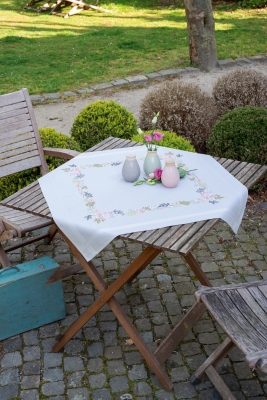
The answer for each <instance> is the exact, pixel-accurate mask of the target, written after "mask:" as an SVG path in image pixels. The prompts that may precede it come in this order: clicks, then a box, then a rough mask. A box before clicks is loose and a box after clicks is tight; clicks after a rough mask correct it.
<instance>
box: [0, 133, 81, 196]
mask: <svg viewBox="0 0 267 400" xmlns="http://www.w3.org/2000/svg"><path fill="white" fill-rule="evenodd" d="M39 132H40V136H41V141H42V144H43V147H53V148H61V149H71V150H77V151H82V149H81V148H80V146H79V145H78V143H77V142H76V141H75V140H73V139H72V138H70V137H68V136H66V135H63V134H62V133H59V132H57V131H55V129H52V128H40V129H39ZM46 162H47V165H48V168H49V170H50V171H52V170H53V169H55V168H57V167H58V166H59V165H61V164H64V163H65V162H66V160H64V158H56V157H51V156H47V157H46ZM41 176H42V175H41V171H40V168H39V167H38V168H31V169H28V170H26V171H22V172H18V173H16V174H13V175H9V176H6V177H4V178H1V179H0V187H1V191H0V200H3V199H5V198H6V197H8V196H11V194H13V193H16V192H17V191H18V190H20V189H22V188H24V187H25V186H27V185H29V184H30V183H32V182H34V181H36V179H38V178H40V177H41Z"/></svg>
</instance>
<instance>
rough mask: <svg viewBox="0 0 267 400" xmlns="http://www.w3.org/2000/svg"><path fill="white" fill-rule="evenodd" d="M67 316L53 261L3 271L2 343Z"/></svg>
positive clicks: (0, 302) (0, 289)
mask: <svg viewBox="0 0 267 400" xmlns="http://www.w3.org/2000/svg"><path fill="white" fill-rule="evenodd" d="M65 316H66V310H65V302H64V295H63V288H62V281H61V272H60V267H59V265H58V264H57V263H56V262H55V261H54V260H53V259H52V258H50V257H43V258H39V259H37V260H33V261H29V262H26V263H24V264H19V265H16V266H14V267H11V268H4V269H2V270H0V340H2V339H6V338H8V337H11V336H14V335H17V334H19V333H22V332H26V331H29V330H31V329H34V328H38V327H39V326H42V325H45V324H49V323H50V322H53V321H57V320H59V319H62V318H64V317H65Z"/></svg>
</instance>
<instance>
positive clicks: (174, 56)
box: [0, 0, 267, 94]
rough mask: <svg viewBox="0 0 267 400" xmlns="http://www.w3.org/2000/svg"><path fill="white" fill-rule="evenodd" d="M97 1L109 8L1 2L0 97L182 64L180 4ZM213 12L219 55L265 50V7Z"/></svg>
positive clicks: (184, 53)
mask: <svg viewBox="0 0 267 400" xmlns="http://www.w3.org/2000/svg"><path fill="white" fill-rule="evenodd" d="M93 1H94V0H92V3H91V4H94V3H93ZM102 1H103V2H100V3H98V5H100V6H102V7H104V8H107V9H109V10H110V11H112V13H102V12H98V11H93V10H92V11H91V10H88V11H83V12H82V13H81V14H78V15H75V16H72V17H70V18H61V17H57V16H53V15H49V13H48V12H43V13H40V14H38V13H35V12H33V11H29V10H23V5H25V3H26V0H24V1H22V0H1V5H0V9H1V12H0V78H1V87H0V92H1V94H2V93H7V92H11V91H14V90H17V89H20V88H22V87H27V88H28V89H29V91H30V93H32V94H33V93H48V92H57V91H63V90H75V89H79V88H82V87H87V86H88V85H91V84H94V83H100V82H107V81H110V80H112V79H119V78H124V77H126V76H130V75H138V74H144V73H148V72H153V71H159V70H161V69H166V68H178V67H185V66H189V64H190V62H189V56H188V39H187V29H186V19H185V12H184V8H183V5H182V3H181V2H180V3H178V2H175V3H168V0H167V1H166V0H161V1H162V3H160V2H158V1H157V0H156V1H155V0H154V1H153V0H143V1H141V0H132V1H129V0H120V1H119V2H116V3H109V2H104V1H105V0H102ZM170 1H171V0H170ZM87 2H89V0H88V1H87ZM166 3H168V5H166ZM39 4H42V3H39ZM163 4H165V5H163ZM214 16H215V20H216V41H217V52H218V58H219V59H226V58H229V57H231V58H237V57H247V56H251V55H257V54H266V53H267V9H266V8H265V9H261V10H241V9H236V7H235V6H231V5H228V6H227V5H225V3H224V4H223V3H222V4H219V3H217V4H216V5H215V6H214Z"/></svg>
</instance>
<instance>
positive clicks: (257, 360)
mask: <svg viewBox="0 0 267 400" xmlns="http://www.w3.org/2000/svg"><path fill="white" fill-rule="evenodd" d="M245 362H246V364H247V365H248V366H249V368H251V369H254V368H258V369H259V370H260V371H262V372H264V373H265V374H266V373H267V350H260V351H256V352H255V353H250V354H247V356H246V357H245Z"/></svg>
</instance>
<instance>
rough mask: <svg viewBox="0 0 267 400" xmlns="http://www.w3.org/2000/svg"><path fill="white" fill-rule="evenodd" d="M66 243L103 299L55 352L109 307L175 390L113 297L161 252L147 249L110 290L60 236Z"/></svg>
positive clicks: (71, 329)
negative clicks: (97, 314) (93, 317)
mask: <svg viewBox="0 0 267 400" xmlns="http://www.w3.org/2000/svg"><path fill="white" fill-rule="evenodd" d="M60 233H61V234H62V236H63V238H64V240H65V241H66V242H67V243H68V245H69V246H70V248H71V250H72V252H73V253H74V254H75V256H76V257H77V259H78V260H79V262H80V264H81V265H82V266H83V268H84V269H85V271H86V273H87V275H88V276H89V277H90V278H91V279H92V281H93V283H94V284H95V286H96V288H97V289H98V290H99V292H100V293H101V296H100V297H99V298H98V299H97V300H96V301H95V302H94V304H93V305H91V306H90V307H89V308H88V309H87V310H86V311H85V312H84V313H83V314H82V315H81V316H80V317H79V318H78V319H77V320H76V321H75V322H74V323H73V324H72V325H70V327H69V328H68V329H67V330H66V331H65V333H64V334H63V335H62V336H61V337H60V338H59V340H58V341H57V343H56V344H55V345H54V346H53V350H54V351H56V352H57V351H59V350H60V349H61V348H62V347H63V346H64V345H65V344H66V343H67V342H68V341H69V340H70V339H71V338H72V337H73V336H74V335H75V334H76V333H77V332H78V331H79V329H81V327H82V326H83V325H84V324H85V323H86V322H87V321H88V320H89V319H90V318H91V317H92V316H93V315H95V313H96V312H97V311H98V310H99V309H100V308H101V307H103V306H104V305H105V304H106V303H108V305H109V306H110V308H111V310H112V311H113V313H114V314H115V316H116V317H117V319H118V321H119V322H120V323H121V325H122V326H123V328H124V329H125V331H126V332H127V333H128V335H129V337H130V338H131V339H132V341H133V342H134V344H135V345H136V347H137V349H138V350H139V351H140V353H141V354H142V356H143V357H144V359H145V360H146V362H147V364H148V365H149V367H150V368H151V369H152V370H153V371H154V373H155V375H156V376H157V378H158V380H159V381H160V383H161V384H162V386H163V387H164V388H165V389H166V390H171V389H172V387H173V383H172V382H171V380H170V379H169V377H168V375H167V374H166V373H165V371H164V369H163V367H162V365H161V364H160V363H159V362H158V360H157V358H156V357H155V356H154V354H153V352H152V351H151V350H150V349H149V347H148V346H147V344H146V343H145V341H144V339H143V337H142V336H141V335H140V333H139V332H138V331H137V329H136V328H135V326H134V325H133V323H132V321H131V320H130V318H129V317H128V316H127V314H126V313H125V311H124V310H123V308H122V307H121V306H120V304H119V303H118V301H117V300H116V299H115V298H114V297H112V296H113V295H114V294H115V293H116V292H117V291H118V290H119V289H120V288H121V287H122V286H123V285H124V283H126V282H127V281H128V280H129V279H130V278H131V276H132V275H134V274H136V273H137V271H139V273H140V272H141V271H142V270H143V269H144V268H145V267H146V266H147V265H148V264H149V263H150V262H151V261H152V260H153V259H154V258H155V257H156V256H157V255H158V254H159V253H160V251H161V250H159V249H155V248H153V247H148V248H146V249H145V250H144V251H143V253H142V254H140V255H139V256H138V257H137V258H136V260H134V261H133V262H132V264H130V266H129V267H128V268H127V269H126V270H125V271H124V272H123V273H122V274H121V275H120V276H119V278H118V279H116V281H115V282H113V283H112V284H111V286H109V287H108V286H107V284H106V283H105V281H104V280H103V278H102V277H101V276H100V275H99V273H98V271H97V269H96V268H95V266H94V265H93V263H92V262H89V263H87V261H86V260H85V259H84V257H83V256H82V255H81V254H80V253H79V251H78V250H77V249H76V247H75V246H74V245H73V244H72V243H71V242H70V241H69V239H68V238H67V237H66V236H65V235H64V234H63V233H62V232H60Z"/></svg>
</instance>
